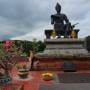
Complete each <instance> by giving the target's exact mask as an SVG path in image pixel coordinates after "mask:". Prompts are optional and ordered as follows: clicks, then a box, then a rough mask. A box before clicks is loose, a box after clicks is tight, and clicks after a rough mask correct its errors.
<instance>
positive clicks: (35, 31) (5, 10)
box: [0, 0, 90, 40]
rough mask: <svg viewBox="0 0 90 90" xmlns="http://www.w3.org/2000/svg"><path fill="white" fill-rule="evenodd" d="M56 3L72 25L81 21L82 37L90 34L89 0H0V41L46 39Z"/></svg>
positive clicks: (78, 26) (80, 35)
mask: <svg viewBox="0 0 90 90" xmlns="http://www.w3.org/2000/svg"><path fill="white" fill-rule="evenodd" d="M57 2H59V3H60V4H61V6H62V13H65V14H66V15H67V16H68V18H69V20H70V22H71V23H72V24H74V23H77V22H79V25H77V28H80V32H79V37H85V36H87V35H90V0H0V40H4V39H20V40H32V39H33V38H37V39H38V40H43V39H44V38H45V36H44V30H45V29H52V28H53V26H52V25H51V24H50V15H51V14H54V13H56V12H55V9H54V7H55V5H56V3H57Z"/></svg>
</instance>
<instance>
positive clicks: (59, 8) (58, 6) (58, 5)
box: [55, 2, 61, 12]
mask: <svg viewBox="0 0 90 90" xmlns="http://www.w3.org/2000/svg"><path fill="white" fill-rule="evenodd" d="M55 9H56V11H58V12H60V11H61V5H60V4H59V3H58V2H57V4H56V6H55Z"/></svg>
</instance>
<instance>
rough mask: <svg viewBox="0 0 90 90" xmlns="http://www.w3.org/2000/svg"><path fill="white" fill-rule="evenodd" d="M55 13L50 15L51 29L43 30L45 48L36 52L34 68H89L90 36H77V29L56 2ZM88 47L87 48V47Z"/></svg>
mask: <svg viewBox="0 0 90 90" xmlns="http://www.w3.org/2000/svg"><path fill="white" fill-rule="evenodd" d="M55 10H56V12H57V13H56V14H54V15H51V24H52V25H53V26H54V28H53V29H48V30H45V35H46V39H45V40H44V42H45V44H46V48H45V50H44V52H43V53H37V54H36V55H35V60H36V61H37V60H38V61H39V63H38V64H37V66H36V67H35V68H34V67H33V69H35V70H62V71H78V70H87V69H90V53H89V51H90V49H89V43H90V38H89V37H87V38H78V32H79V31H80V30H79V29H74V27H75V25H76V24H78V23H76V24H74V25H72V24H71V22H70V21H69V19H68V18H67V16H66V15H65V14H62V13H61V5H60V4H59V3H57V4H56V7H55ZM87 47H88V49H87Z"/></svg>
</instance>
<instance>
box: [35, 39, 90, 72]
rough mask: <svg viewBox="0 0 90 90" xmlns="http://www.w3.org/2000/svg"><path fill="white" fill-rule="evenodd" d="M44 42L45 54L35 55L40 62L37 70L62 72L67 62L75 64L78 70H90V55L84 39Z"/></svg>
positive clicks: (46, 40)
mask: <svg viewBox="0 0 90 90" xmlns="http://www.w3.org/2000/svg"><path fill="white" fill-rule="evenodd" d="M44 42H45V44H46V48H45V50H44V52H43V53H37V54H36V55H35V60H36V61H37V60H38V61H39V63H38V64H37V67H36V70H46V68H47V69H48V70H62V66H63V64H64V63H66V62H68V63H73V64H75V65H76V69H78V70H80V69H83V70H84V69H90V53H89V52H88V51H87V49H86V48H85V39H84V38H82V39H77V38H74V39H72V38H60V39H45V41H44ZM65 66H68V65H65ZM70 66H72V65H70Z"/></svg>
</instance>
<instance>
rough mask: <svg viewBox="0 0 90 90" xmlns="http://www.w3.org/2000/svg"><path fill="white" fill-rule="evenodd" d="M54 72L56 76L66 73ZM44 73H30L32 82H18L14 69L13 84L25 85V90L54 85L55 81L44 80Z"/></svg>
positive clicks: (35, 89) (37, 89) (88, 71)
mask: <svg viewBox="0 0 90 90" xmlns="http://www.w3.org/2000/svg"><path fill="white" fill-rule="evenodd" d="M52 72H53V73H54V74H57V73H64V72H62V71H52ZM42 73H43V71H30V72H29V76H31V77H32V79H31V80H17V79H14V78H15V77H16V76H17V70H16V68H15V67H14V68H13V70H12V73H11V75H12V77H13V80H12V83H17V84H18V83H19V84H21V85H22V84H23V85H24V90H39V85H40V84H52V83H54V82H55V81H53V80H51V81H44V80H43V79H42ZM76 73H90V70H87V71H86V70H82V71H77V72H76ZM5 90H6V89H5ZM7 90H10V89H9V88H7Z"/></svg>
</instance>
